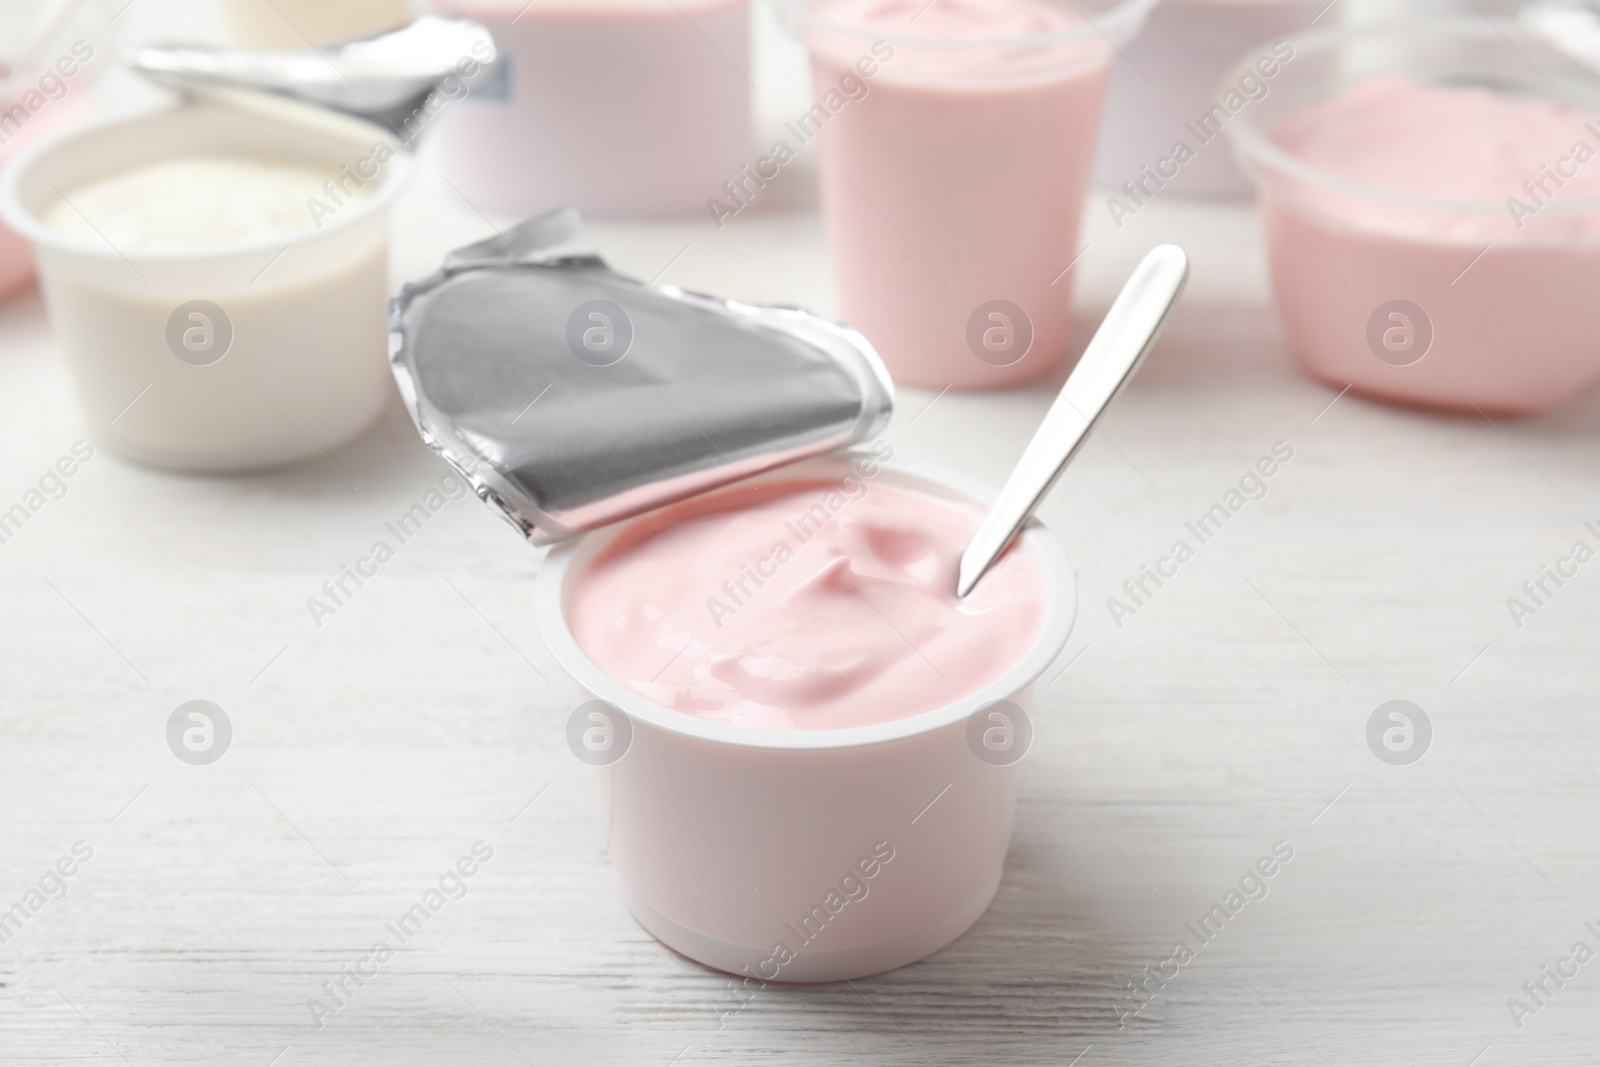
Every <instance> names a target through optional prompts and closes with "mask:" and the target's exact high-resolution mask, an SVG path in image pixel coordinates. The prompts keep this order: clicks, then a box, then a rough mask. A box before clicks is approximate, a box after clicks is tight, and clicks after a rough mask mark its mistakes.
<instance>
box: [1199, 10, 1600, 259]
mask: <svg viewBox="0 0 1600 1067" xmlns="http://www.w3.org/2000/svg"><path fill="white" fill-rule="evenodd" d="M1418 36H1420V37H1425V38H1428V39H1430V40H1431V41H1432V42H1434V43H1441V39H1442V38H1453V39H1455V40H1459V41H1464V42H1465V41H1470V42H1474V43H1478V42H1483V43H1489V44H1498V45H1505V46H1509V47H1511V48H1513V49H1516V50H1517V51H1518V52H1521V51H1522V49H1523V48H1524V47H1540V48H1546V49H1548V48H1552V47H1553V46H1552V45H1551V43H1550V42H1549V41H1548V40H1547V39H1545V38H1543V37H1541V36H1539V35H1538V34H1536V33H1534V32H1533V31H1532V30H1530V29H1528V28H1527V27H1526V26H1524V25H1523V24H1522V23H1520V22H1518V21H1516V20H1509V19H1489V18H1475V17H1472V16H1436V17H1430V18H1416V19H1397V20H1391V21H1388V22H1382V23H1375V24H1370V25H1358V26H1330V27H1325V28H1321V29H1316V30H1309V31H1306V32H1304V33H1299V34H1295V35H1292V36H1290V37H1289V38H1288V39H1287V40H1288V43H1289V45H1290V46H1291V47H1292V48H1293V49H1294V54H1295V55H1296V56H1299V55H1301V54H1302V51H1304V52H1307V53H1313V52H1317V51H1331V50H1333V49H1336V48H1339V47H1341V46H1344V45H1346V44H1349V43H1351V42H1353V41H1357V40H1362V39H1383V38H1395V39H1398V38H1401V37H1418ZM1256 58H1257V56H1256V53H1254V52H1251V53H1250V54H1248V55H1245V56H1243V57H1241V58H1240V59H1238V60H1237V61H1235V62H1234V63H1233V64H1232V65H1230V66H1229V68H1228V71H1227V73H1226V74H1224V75H1223V78H1222V81H1221V82H1220V83H1219V86H1218V92H1219V93H1220V92H1222V91H1224V90H1226V89H1229V88H1232V87H1233V86H1234V85H1236V84H1237V82H1238V79H1239V78H1240V77H1241V76H1243V75H1244V74H1245V73H1246V71H1247V70H1250V69H1252V68H1253V66H1254V63H1255V60H1256ZM1361 80H1362V81H1364V80H1367V79H1366V78H1365V77H1364V78H1363V79H1361ZM1359 84H1361V81H1355V82H1351V83H1349V84H1347V85H1344V86H1343V88H1346V89H1348V88H1350V87H1352V86H1354V85H1359ZM1333 95H1335V94H1333V93H1328V94H1326V95H1324V96H1322V97H1321V98H1320V100H1319V102H1325V101H1327V100H1329V99H1332V97H1333ZM1547 98H1548V99H1553V100H1560V99H1562V98H1561V97H1559V96H1555V95H1553V94H1547ZM1226 131H1227V134H1228V137H1229V138H1230V139H1231V141H1232V142H1233V146H1234V151H1235V154H1236V155H1237V157H1238V158H1239V160H1240V163H1241V164H1242V165H1243V167H1244V169H1245V170H1246V171H1247V172H1249V173H1250V174H1251V175H1252V176H1253V177H1255V178H1257V179H1260V178H1262V177H1263V171H1264V170H1271V171H1273V172H1275V173H1282V174H1286V175H1288V176H1289V177H1292V178H1294V179H1297V180H1299V181H1301V182H1304V183H1305V184H1307V185H1310V186H1313V187H1316V188H1320V189H1324V190H1328V191H1331V192H1335V193H1340V194H1343V195H1346V196H1352V197H1358V198H1361V199H1364V200H1368V201H1375V202H1379V203H1384V204H1390V205H1397V206H1406V207H1418V208H1424V209H1427V210H1430V211H1435V212H1460V213H1468V214H1483V215H1493V214H1499V213H1503V212H1504V211H1505V210H1506V205H1505V201H1504V200H1493V201H1489V200H1452V199H1448V198H1444V197H1431V196H1420V195H1417V194H1413V193H1401V192H1396V191H1394V190H1392V189H1384V188H1381V187H1378V186H1373V185H1367V184H1364V183H1362V182H1356V181H1351V180H1349V179H1347V178H1341V177H1339V176H1338V175H1336V174H1332V173H1330V172H1328V171H1326V170H1323V169H1321V168H1319V167H1314V166H1312V165H1311V164H1309V163H1306V162H1305V161H1304V160H1302V159H1301V158H1300V157H1299V156H1296V155H1294V154H1293V153H1292V152H1289V151H1288V150H1286V149H1284V148H1282V147H1280V146H1279V145H1278V144H1277V143H1276V142H1275V141H1273V140H1272V138H1271V137H1270V136H1269V135H1268V131H1267V129H1266V128H1263V127H1262V126H1261V125H1259V124H1258V123H1257V121H1256V119H1255V117H1254V116H1253V115H1251V113H1250V111H1249V109H1245V110H1244V111H1241V112H1240V113H1239V115H1238V119H1237V121H1234V122H1230V123H1228V125H1227V127H1226ZM1257 192H1258V193H1260V189H1259V187H1258V188H1257ZM1263 195H1264V194H1263ZM1545 210H1549V211H1550V212H1551V213H1552V214H1577V213H1583V212H1596V211H1600V197H1590V198H1588V199H1585V200H1574V201H1569V202H1566V203H1560V204H1556V203H1551V204H1547V205H1546V206H1545V207H1542V208H1540V211H1541V213H1542V212H1544V211H1545ZM1517 243H1518V244H1537V243H1551V242H1549V241H1548V240H1547V241H1539V240H1533V241H1519V242H1517ZM1554 243H1558V244H1562V245H1567V244H1574V243H1579V242H1577V241H1574V240H1557V241H1555V242H1554Z"/></svg>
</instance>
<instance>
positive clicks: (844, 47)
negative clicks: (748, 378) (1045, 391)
mask: <svg viewBox="0 0 1600 1067" xmlns="http://www.w3.org/2000/svg"><path fill="white" fill-rule="evenodd" d="M1154 4H1155V0H1121V2H1115V0H1085V2H1080V3H1068V2H1065V0H936V2H935V3H933V4H928V3H927V2H926V0H781V2H780V12H781V13H782V15H783V16H784V18H785V21H786V22H787V24H788V26H789V28H790V30H791V31H792V32H793V33H795V35H796V36H798V37H799V38H800V39H801V40H803V41H804V42H805V43H806V45H807V46H808V47H809V49H810V52H811V57H812V71H813V76H814V79H813V84H814V91H815V100H816V101H817V107H815V108H813V110H812V112H811V114H810V116H809V118H805V119H802V120H801V121H800V122H799V123H798V124H791V126H794V125H798V126H800V127H801V128H802V130H801V132H804V133H806V135H807V138H808V139H809V137H811V136H818V137H819V139H820V145H821V180H822V201H823V214H824V216H825V219H826V223H827V230H828V240H829V244H830V246H831V254H832V262H833V271H834V280H835V286H836V289H837V294H838V308H839V315H840V317H841V318H842V319H844V320H845V321H847V322H849V323H850V324H851V325H853V326H855V327H856V328H857V329H859V330H861V332H863V333H864V334H866V335H867V337H868V338H869V339H870V340H871V341H872V343H873V345H874V346H875V347H876V348H877V349H878V351H879V352H880V353H881V354H882V355H883V359H884V362H885V363H887V364H888V366H889V370H890V373H891V374H892V375H893V376H894V378H895V380H896V381H898V382H900V383H902V384H906V385H914V386H921V387H924V388H931V389H942V388H944V387H945V386H954V387H956V388H964V389H984V388H998V387H1004V386H1013V385H1019V384H1021V383H1024V382H1028V381H1033V380H1035V379H1038V378H1041V377H1044V376H1046V375H1049V374H1050V373H1052V372H1053V371H1055V370H1056V369H1057V368H1058V367H1060V365H1061V364H1062V363H1063V361H1065V359H1066V357H1067V351H1068V343H1069V339H1070V333H1071V300H1072V292H1071V285H1072V275H1071V274H1070V273H1069V272H1068V270H1067V268H1068V266H1069V265H1070V264H1071V263H1072V262H1073V261H1074V259H1075V257H1076V256H1077V255H1078V251H1079V249H1078V229H1079V223H1080V221H1081V218H1082V215H1083V206H1084V193H1085V191H1086V189H1087V186H1088V182H1089V175H1090V170H1091V168H1092V166H1093V162H1094V154H1095V138H1096V133H1097V131H1098V128H1099V124H1100V109H1101V100H1102V97H1103V94H1104V89H1105V84H1106V78H1107V74H1108V71H1109V68H1110V62H1111V60H1112V59H1113V58H1114V57H1115V55H1116V51H1115V49H1116V47H1117V46H1119V45H1121V44H1123V43H1125V42H1126V41H1128V40H1130V39H1131V38H1132V37H1133V36H1134V34H1136V33H1137V32H1138V30H1139V28H1140V26H1141V25H1142V24H1143V21H1144V18H1145V16H1146V14H1147V13H1148V12H1149V11H1150V9H1151V8H1152V7H1153V6H1154ZM818 131H820V133H819V132H818Z"/></svg>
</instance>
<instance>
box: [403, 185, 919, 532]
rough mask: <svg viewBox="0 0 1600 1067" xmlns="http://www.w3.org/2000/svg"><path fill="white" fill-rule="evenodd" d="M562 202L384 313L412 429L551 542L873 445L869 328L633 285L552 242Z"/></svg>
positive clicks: (890, 391)
mask: <svg viewBox="0 0 1600 1067" xmlns="http://www.w3.org/2000/svg"><path fill="white" fill-rule="evenodd" d="M581 229H582V223H581V220H580V219H579V217H578V213H577V212H576V211H575V210H573V209H571V208H564V209H562V210H560V211H555V212H552V213H550V214H548V215H543V216H540V217H538V218H535V219H531V220H529V221H528V222H525V223H523V224H522V225H520V226H518V227H516V228H514V229H512V230H510V231H508V232H506V233H504V234H502V235H501V236H499V237H496V238H494V239H492V240H489V241H485V242H483V243H482V244H477V245H473V246H471V247H468V248H463V249H461V250H459V251H457V252H455V253H453V254H452V255H451V256H450V257H449V258H447V259H446V261H445V265H444V267H443V268H442V269H441V270H439V271H438V272H437V273H435V274H433V275H432V276H430V277H428V278H424V279H423V280H421V281H418V282H413V283H411V284H409V285H407V286H405V288H404V289H402V290H401V292H400V295H399V296H398V297H397V298H395V299H394V300H393V301H391V302H390V305H389V330H390V334H389V348H390V362H391V364H392V366H393V369H394V374H395V379H396V381H397V382H398V383H399V386H400V392H401V395H402V396H403V397H404V398H405V402H406V406H407V408H408V409H409V410H410V411H411V417H412V419H413V420H414V421H415V422H416V424H417V430H418V432H420V433H421V435H422V438H423V440H424V441H426V442H427V443H428V444H429V445H431V446H432V447H433V448H434V449H435V450H437V451H438V452H439V453H440V455H442V456H444V458H445V459H446V460H448V461H449V462H450V464H451V465H452V466H453V467H455V468H456V469H457V470H458V471H460V472H461V474H462V475H463V476H464V477H465V478H467V479H468V480H469V481H470V482H471V483H472V485H473V487H474V488H475V489H476V490H477V492H478V495H479V496H480V497H482V498H483V499H484V500H485V501H486V502H488V503H489V504H491V505H493V506H494V507H496V508H497V509H498V510H499V511H500V512H501V513H502V514H504V515H505V516H506V518H507V519H509V520H510V521H511V523H512V524H513V525H514V526H516V527H517V529H518V530H520V531H521V532H522V533H523V535H524V536H525V537H527V538H528V540H530V541H532V542H533V543H534V544H541V545H542V544H551V543H554V542H556V541H562V540H565V539H567V538H569V537H572V536H574V535H575V534H578V533H581V532H583V531H586V530H593V529H597V528H599V527H601V526H605V525H608V524H610V523H613V522H617V521H618V520H621V519H625V518H629V517H631V516H633V515H637V514H640V513H641V512H645V511H649V510H650V509H652V508H656V507H660V506H661V505H663V504H668V503H672V502H674V501H677V500H682V499H685V498H687V497H690V496H694V495H696V494H699V493H703V492H706V491H708V490H711V489H715V488H718V487H720V486H724V485H729V484H731V483H733V482H736V481H739V480H740V479H742V478H745V477H749V476H751V475H754V474H757V473H759V472H761V471H764V470H769V469H771V468H773V467H777V466H780V465H782V464H786V463H792V462H794V461H796V460H799V459H804V458H805V457H807V456H813V455H817V454H819V453H822V452H827V451H830V450H832V449H835V448H842V447H845V446H847V445H851V444H854V443H856V442H859V441H862V440H864V439H866V438H869V437H872V436H874V435H875V434H877V433H878V432H879V431H881V430H882V429H883V427H884V426H885V425H887V423H888V419H889V416H890V414H891V413H892V411H893V408H894V387H893V385H892V384H891V383H890V380H889V375H888V372H887V371H886V370H885V369H884V366H883V363H882V362H881V361H880V360H879V358H878V355H877V353H876V352H874V351H873V349H872V346H871V344H869V343H868V341H867V339H866V338H865V337H863V336H862V335H861V334H859V333H857V332H856V331H855V330H852V329H849V328H848V327H845V326H841V325H839V324H838V323H835V322H832V321H829V320H827V319H824V318H821V317H820V316H817V315H814V314H812V313H811V312H808V311H803V310H801V309H798V308H791V307H776V306H768V305H757V304H745V303H740V302H738V301H734V300H721V299H717V298H715V297H709V296H701V295H698V294H694V293H686V292H684V291H683V290H681V289H677V288H675V287H672V286H661V287H651V286H648V285H646V284H644V283H643V282H640V281H637V280H635V279H633V278H629V277H627V276H626V275H622V274H618V273H617V272H616V271H614V270H612V269H611V268H610V267H608V266H606V264H605V262H604V261H603V260H601V259H600V258H599V257H597V256H594V255H586V254H579V253H576V252H573V251H570V250H569V249H568V247H567V246H569V245H570V244H571V242H573V241H574V240H575V239H577V238H578V237H579V235H580V233H581Z"/></svg>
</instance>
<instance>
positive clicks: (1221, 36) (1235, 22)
mask: <svg viewBox="0 0 1600 1067" xmlns="http://www.w3.org/2000/svg"><path fill="white" fill-rule="evenodd" d="M1319 15H1324V16H1325V17H1326V18H1327V20H1328V21H1329V22H1332V21H1333V20H1334V19H1336V18H1337V15H1336V14H1335V13H1334V12H1332V11H1330V10H1329V8H1328V0H1166V2H1165V3H1162V4H1160V5H1159V6H1158V7H1157V8H1156V9H1155V10H1154V11H1152V12H1151V13H1150V17H1149V19H1148V20H1147V21H1146V22H1145V27H1144V31H1143V32H1142V33H1140V34H1139V36H1138V38H1137V39H1135V40H1134V41H1132V42H1130V43H1129V44H1128V45H1127V46H1126V47H1124V48H1123V49H1122V55H1121V56H1120V57H1118V59H1117V61H1116V62H1115V64H1114V65H1113V66H1112V69H1111V81H1110V83H1109V84H1108V85H1107V87H1106V113H1105V121H1104V123H1103V127H1104V129H1103V132H1102V133H1101V135H1100V141H1101V143H1100V153H1099V156H1098V157H1097V158H1096V160H1095V180H1096V182H1098V183H1099V184H1100V185H1104V186H1107V187H1108V188H1109V190H1110V191H1111V193H1112V194H1113V195H1119V196H1123V195H1125V194H1124V193H1123V190H1122V186H1123V184H1124V183H1125V182H1131V183H1133V184H1134V186H1135V189H1136V191H1137V192H1138V193H1139V195H1140V196H1144V195H1145V194H1146V193H1149V194H1152V195H1154V194H1159V195H1161V196H1167V195H1171V194H1175V195H1178V196H1218V197H1244V196H1250V195H1251V189H1250V185H1249V183H1248V182H1246V181H1245V180H1244V178H1243V177H1242V176H1241V175H1240V174H1239V170H1238V167H1237V165H1236V164H1235V163H1234V160H1233V153H1232V152H1231V151H1230V150H1229V148H1228V145H1227V144H1226V143H1225V141H1224V138H1223V135H1222V127H1223V126H1224V125H1225V124H1226V122H1227V121H1228V116H1227V115H1226V114H1225V113H1221V112H1215V111H1213V109H1214V108H1217V107H1219V106H1223V107H1225V106H1226V105H1225V104H1224V103H1223V101H1222V99H1221V97H1220V96H1219V95H1218V92H1217V79H1218V78H1220V77H1221V76H1222V72H1223V71H1224V70H1226V69H1228V68H1229V67H1230V66H1232V65H1233V64H1234V61H1235V60H1237V59H1238V58H1239V54H1240V53H1241V52H1243V51H1244V50H1245V49H1247V48H1251V49H1253V50H1254V53H1255V55H1256V58H1257V59H1258V60H1260V61H1262V62H1261V63H1260V64H1259V66H1260V68H1261V69H1265V70H1274V69H1275V68H1276V67H1277V66H1278V64H1277V62H1275V60H1277V59H1279V58H1281V57H1279V56H1277V55H1275V54H1274V53H1273V51H1272V45H1273V44H1275V43H1277V42H1279V41H1281V40H1283V39H1284V38H1285V37H1286V36H1288V35H1290V34H1296V33H1302V32H1304V31H1306V30H1309V29H1313V28H1314V27H1313V25H1312V20H1313V19H1316V18H1317V17H1318V16H1319ZM1273 80H1274V77H1273V76H1272V75H1263V74H1262V73H1261V70H1260V69H1258V70H1257V71H1256V73H1255V74H1254V75H1253V76H1250V77H1247V78H1246V80H1245V83H1244V84H1243V85H1232V86H1230V88H1233V89H1236V90H1238V91H1239V92H1240V93H1241V95H1243V96H1244V97H1245V98H1247V99H1254V98H1258V97H1259V96H1261V95H1265V94H1269V93H1271V92H1272V84H1273ZM1179 142H1182V143H1183V144H1184V145H1186V146H1187V147H1188V148H1190V149H1191V150H1192V151H1193V156H1192V157H1185V158H1184V159H1183V161H1182V163H1181V165H1180V164H1178V162H1177V159H1176V158H1175V154H1174V151H1173V149H1174V146H1175V145H1176V144H1177V143H1179ZM1213 142H1217V143H1213ZM1168 160H1170V161H1171V162H1165V161H1168ZM1146 167H1149V168H1150V171H1151V173H1153V174H1154V175H1155V176H1154V177H1153V178H1152V177H1150V175H1148V174H1146V173H1145V170H1144V168H1146ZM1158 183H1159V184H1158ZM1125 202H1126V201H1125ZM1134 206H1135V207H1137V205H1134Z"/></svg>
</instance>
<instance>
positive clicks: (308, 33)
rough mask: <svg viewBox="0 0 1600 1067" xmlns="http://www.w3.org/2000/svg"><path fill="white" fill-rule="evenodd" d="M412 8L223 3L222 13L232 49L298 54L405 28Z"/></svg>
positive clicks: (277, 0) (369, 3)
mask: <svg viewBox="0 0 1600 1067" xmlns="http://www.w3.org/2000/svg"><path fill="white" fill-rule="evenodd" d="M415 7H416V5H415V4H413V3H412V0H223V4H222V12H223V16H224V23H225V25H226V26H227V30H228V39H229V43H230V44H232V45H233V46H234V47H235V48H250V49H285V50H288V51H293V52H298V51H300V50H301V49H304V48H307V47H313V46H316V45H319V44H336V43H338V42H340V41H349V40H354V39H355V38H358V37H365V36H368V35H369V34H373V33H378V32H381V31H383V30H392V29H395V28H396V27H399V26H404V25H405V24H406V23H408V22H410V21H411V20H412V19H413V18H415V17H416V11H415Z"/></svg>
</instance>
